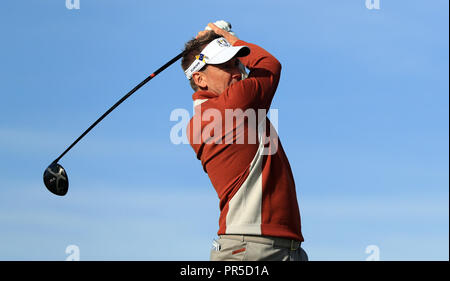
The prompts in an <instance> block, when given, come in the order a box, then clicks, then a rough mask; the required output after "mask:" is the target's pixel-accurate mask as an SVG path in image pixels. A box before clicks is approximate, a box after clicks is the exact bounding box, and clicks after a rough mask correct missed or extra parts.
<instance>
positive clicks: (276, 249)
mask: <svg viewBox="0 0 450 281" xmlns="http://www.w3.org/2000/svg"><path fill="white" fill-rule="evenodd" d="M300 244H301V243H300V242H297V241H294V240H289V239H283V238H277V237H267V236H249V235H221V236H220V237H219V239H218V240H215V241H214V242H213V246H214V247H213V249H212V250H211V255H210V260H211V261H308V256H307V254H306V252H305V251H304V250H303V249H302V248H301V246H300Z"/></svg>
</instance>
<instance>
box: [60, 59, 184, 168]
mask: <svg viewBox="0 0 450 281" xmlns="http://www.w3.org/2000/svg"><path fill="white" fill-rule="evenodd" d="M183 54H184V53H183V52H181V53H180V54H178V55H177V56H176V57H174V58H173V59H171V60H170V61H169V62H167V63H166V64H165V65H163V66H161V67H160V68H158V69H157V70H156V71H155V72H153V73H152V74H150V75H149V76H148V77H147V78H145V79H144V80H143V81H142V82H141V83H139V84H138V85H137V86H136V87H134V88H133V89H132V90H131V91H129V92H128V93H127V94H126V95H125V96H123V97H122V98H121V99H120V100H119V101H118V102H116V103H115V104H114V105H113V106H111V108H110V109H108V110H107V111H106V112H105V113H103V115H102V116H100V118H98V119H97V121H95V122H94V123H93V124H92V125H91V126H90V127H89V128H88V129H87V130H86V131H84V133H82V134H81V136H79V137H78V138H77V139H76V140H75V141H74V142H73V143H72V144H71V145H70V146H69V147H68V148H67V149H66V150H65V151H64V152H63V153H62V154H61V155H60V156H59V157H58V158H56V159H55V161H53V163H57V162H58V161H59V160H60V159H61V158H62V157H63V156H64V155H65V154H66V153H67V152H68V151H69V150H70V149H72V147H74V145H75V144H77V142H79V141H80V140H81V139H82V138H83V137H84V136H85V135H86V134H87V133H89V131H90V130H92V128H94V127H95V126H96V125H97V124H98V123H100V121H102V120H103V118H105V117H106V116H107V115H108V114H110V113H111V111H113V110H114V109H115V108H116V107H118V106H119V105H120V104H121V103H122V102H124V101H125V100H126V99H127V98H129V97H130V96H131V95H132V94H134V92H136V91H137V90H139V88H141V87H142V86H144V85H145V84H146V83H147V82H148V81H150V80H151V79H152V78H153V77H155V76H156V75H158V74H159V73H160V72H161V71H163V70H164V69H166V68H167V67H169V66H170V65H172V64H173V63H174V62H176V61H177V60H179V59H180V58H181V57H182V56H183Z"/></svg>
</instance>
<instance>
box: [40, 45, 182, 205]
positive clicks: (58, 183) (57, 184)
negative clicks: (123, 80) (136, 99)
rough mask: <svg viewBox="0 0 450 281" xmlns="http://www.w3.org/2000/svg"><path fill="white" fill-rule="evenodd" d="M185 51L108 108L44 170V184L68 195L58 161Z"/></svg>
mask: <svg viewBox="0 0 450 281" xmlns="http://www.w3.org/2000/svg"><path fill="white" fill-rule="evenodd" d="M183 54H184V53H183V52H181V53H180V54H178V55H177V56H176V57H174V58H173V59H171V60H170V61H169V62H167V63H166V64H165V65H163V66H161V67H160V68H159V69H158V70H156V71H155V72H153V73H152V74H150V75H149V76H148V77H147V78H145V80H143V81H142V82H141V83H139V84H138V85H137V86H136V87H134V88H133V89H132V90H131V91H130V92H128V93H127V94H126V95H125V96H123V97H122V98H121V99H120V100H119V101H118V102H116V103H115V104H114V105H113V106H112V107H111V108H110V109H108V110H107V111H106V112H105V113H104V114H103V115H102V116H100V118H98V119H97V121H95V122H94V123H93V124H92V125H91V126H90V127H89V128H88V129H87V130H86V131H84V133H82V134H81V136H79V137H78V138H77V139H76V140H75V141H74V142H73V143H72V144H71V145H70V146H69V147H68V148H67V149H66V150H65V151H64V152H63V153H62V154H61V155H60V156H59V157H58V158H56V159H55V160H54V161H53V162H52V163H51V164H50V165H49V166H48V167H47V169H45V171H44V184H45V186H46V187H47V189H48V190H49V191H50V192H52V193H53V194H56V195H59V196H64V195H66V193H67V191H68V189H69V178H68V176H67V173H66V170H65V169H64V168H63V167H62V166H61V165H60V164H58V161H59V160H60V159H61V158H62V157H63V156H64V155H65V154H66V153H67V152H68V151H69V150H70V149H72V147H74V146H75V144H77V143H78V142H79V141H80V140H81V139H82V138H83V137H84V136H85V135H86V134H87V133H89V131H90V130H92V128H94V127H95V126H96V125H97V124H98V123H100V121H102V120H103V118H105V117H106V116H107V115H108V114H109V113H111V111H113V110H114V109H115V108H116V107H118V106H119V105H120V104H121V103H122V102H124V101H125V100H126V99H127V98H129V97H130V96H131V95H132V94H133V93H134V92H136V91H137V90H139V88H141V87H142V86H144V85H145V84H146V83H147V82H148V81H150V80H151V79H152V78H153V77H155V76H156V75H158V74H159V73H160V72H161V71H163V70H164V69H166V68H167V67H169V66H170V65H172V64H173V63H174V62H176V61H177V60H179V59H180V58H181V57H182V56H183Z"/></svg>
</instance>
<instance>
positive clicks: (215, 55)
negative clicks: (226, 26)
mask: <svg viewBox="0 0 450 281" xmlns="http://www.w3.org/2000/svg"><path fill="white" fill-rule="evenodd" d="M248 54H250V48H249V47H247V46H231V44H230V43H229V42H228V41H227V40H226V39H225V38H223V37H220V38H217V39H214V40H213V41H211V43H209V44H208V45H207V46H206V47H205V48H204V49H203V51H202V52H201V53H200V55H198V56H196V57H195V61H194V62H193V63H192V64H191V66H189V67H188V69H186V71H185V72H184V73H185V74H186V77H187V78H188V79H191V78H192V74H193V73H194V72H197V71H199V70H200V69H202V67H203V66H205V65H206V64H221V63H225V62H227V61H229V60H230V59H232V58H234V57H245V56H247V55H248Z"/></svg>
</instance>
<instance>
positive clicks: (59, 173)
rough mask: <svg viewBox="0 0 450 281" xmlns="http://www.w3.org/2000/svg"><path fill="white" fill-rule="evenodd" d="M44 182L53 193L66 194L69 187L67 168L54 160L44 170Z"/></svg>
mask: <svg viewBox="0 0 450 281" xmlns="http://www.w3.org/2000/svg"><path fill="white" fill-rule="evenodd" d="M44 184H45V186H46V187H47V189H48V190H49V191H50V192H51V193H53V194H56V195H59V196H64V195H66V193H67V190H68V189H69V178H68V177H67V173H66V170H64V168H63V167H62V166H61V165H59V164H58V163H56V162H53V163H52V164H50V166H48V167H47V169H45V171H44Z"/></svg>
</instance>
